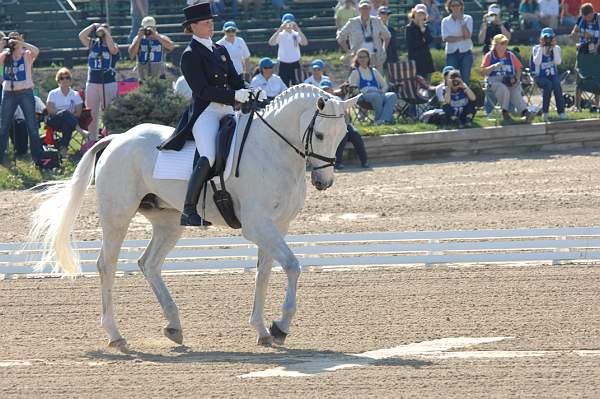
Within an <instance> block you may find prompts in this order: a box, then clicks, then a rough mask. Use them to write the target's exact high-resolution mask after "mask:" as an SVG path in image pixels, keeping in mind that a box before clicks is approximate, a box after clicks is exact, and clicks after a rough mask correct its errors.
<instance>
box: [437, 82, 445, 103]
mask: <svg viewBox="0 0 600 399" xmlns="http://www.w3.org/2000/svg"><path fill="white" fill-rule="evenodd" d="M445 90H446V84H445V83H444V82H442V83H440V84H439V85H437V86H435V97H436V98H437V100H438V101H439V102H440V104H443V103H444V91H445Z"/></svg>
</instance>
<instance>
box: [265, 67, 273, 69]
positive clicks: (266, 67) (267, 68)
mask: <svg viewBox="0 0 600 399" xmlns="http://www.w3.org/2000/svg"><path fill="white" fill-rule="evenodd" d="M263 69H273V67H263Z"/></svg>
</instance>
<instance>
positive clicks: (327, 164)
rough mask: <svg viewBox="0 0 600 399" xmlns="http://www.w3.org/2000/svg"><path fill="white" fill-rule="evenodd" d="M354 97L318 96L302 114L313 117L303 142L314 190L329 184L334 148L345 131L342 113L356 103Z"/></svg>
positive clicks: (331, 175) (331, 180)
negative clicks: (341, 98)
mask: <svg viewBox="0 0 600 399" xmlns="http://www.w3.org/2000/svg"><path fill="white" fill-rule="evenodd" d="M357 100H358V97H354V98H351V99H349V100H346V101H341V100H339V99H337V98H335V97H323V96H322V97H319V98H318V99H317V101H316V109H315V110H311V111H309V112H307V113H306V114H305V115H303V117H305V118H309V119H310V120H311V121H313V126H312V133H311V132H309V134H308V137H305V143H307V142H308V151H309V154H310V155H309V156H307V158H308V162H309V163H310V166H311V168H312V173H311V181H312V184H313V186H315V187H316V188H317V190H325V189H327V188H329V187H331V185H332V184H333V181H334V174H333V160H334V159H335V152H336V150H337V147H338V145H339V144H340V142H341V141H342V139H343V138H344V136H345V135H346V131H347V125H346V118H345V117H344V115H345V113H346V111H348V110H349V109H350V108H352V107H353V106H354V105H356V101H357ZM309 124H310V122H308V125H309ZM323 158H325V159H323ZM327 158H329V159H330V160H331V161H329V160H327Z"/></svg>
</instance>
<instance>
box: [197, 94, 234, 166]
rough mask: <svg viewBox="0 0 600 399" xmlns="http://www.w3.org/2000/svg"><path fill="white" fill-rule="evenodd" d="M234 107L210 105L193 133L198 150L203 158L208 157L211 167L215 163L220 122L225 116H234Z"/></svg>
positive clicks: (198, 120) (199, 119)
mask: <svg viewBox="0 0 600 399" xmlns="http://www.w3.org/2000/svg"><path fill="white" fill-rule="evenodd" d="M234 113H235V112H234V111H233V107H231V106H230V105H223V104H219V103H210V104H209V105H208V107H207V108H206V109H205V110H204V111H203V112H202V113H201V114H200V116H199V117H198V119H196V122H195V123H194V127H193V128H192V133H193V135H194V140H195V141H196V148H197V149H198V153H199V154H200V156H201V157H206V158H207V159H208V162H209V163H210V166H213V164H214V163H215V150H216V141H217V133H219V122H220V121H221V118H223V117H224V116H225V115H233V114H234Z"/></svg>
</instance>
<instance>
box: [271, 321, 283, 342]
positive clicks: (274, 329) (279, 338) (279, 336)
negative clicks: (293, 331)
mask: <svg viewBox="0 0 600 399" xmlns="http://www.w3.org/2000/svg"><path fill="white" fill-rule="evenodd" d="M269 331H270V332H271V335H272V336H273V342H275V343H276V344H277V345H283V344H284V343H285V339H286V338H287V334H286V333H284V332H283V331H281V330H280V329H279V327H278V326H277V324H275V322H272V323H271V328H270V329H269Z"/></svg>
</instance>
